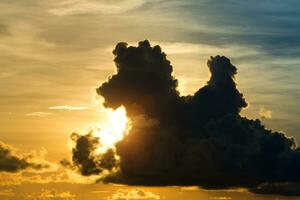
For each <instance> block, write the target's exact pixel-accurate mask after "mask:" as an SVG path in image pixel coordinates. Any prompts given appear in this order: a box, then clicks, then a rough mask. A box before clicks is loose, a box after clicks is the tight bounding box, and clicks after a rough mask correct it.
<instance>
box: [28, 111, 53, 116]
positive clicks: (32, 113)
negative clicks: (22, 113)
mask: <svg viewBox="0 0 300 200" xmlns="http://www.w3.org/2000/svg"><path fill="white" fill-rule="evenodd" d="M52 114H53V113H49V112H31V113H27V114H26V115H27V116H30V117H47V116H49V115H52Z"/></svg>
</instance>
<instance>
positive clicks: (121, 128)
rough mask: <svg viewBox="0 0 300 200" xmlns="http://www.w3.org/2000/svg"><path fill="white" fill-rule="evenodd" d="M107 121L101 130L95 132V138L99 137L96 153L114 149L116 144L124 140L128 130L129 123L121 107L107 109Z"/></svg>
mask: <svg viewBox="0 0 300 200" xmlns="http://www.w3.org/2000/svg"><path fill="white" fill-rule="evenodd" d="M106 112H107V115H108V121H107V123H106V124H104V125H103V126H102V127H101V129H99V130H97V131H95V133H94V134H95V136H96V137H99V140H100V144H101V146H100V147H99V148H98V149H97V153H103V152H106V151H107V150H108V149H110V148H113V149H114V148H115V145H116V143H117V142H119V141H121V140H122V139H123V138H124V135H125V134H127V133H128V131H129V130H130V123H129V120H128V118H127V116H126V110H125V108H124V107H123V106H121V107H119V108H117V109H116V110H112V109H107V110H106Z"/></svg>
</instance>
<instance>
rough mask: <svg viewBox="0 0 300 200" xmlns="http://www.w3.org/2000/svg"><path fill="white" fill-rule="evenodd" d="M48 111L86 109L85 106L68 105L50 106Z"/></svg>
mask: <svg viewBox="0 0 300 200" xmlns="http://www.w3.org/2000/svg"><path fill="white" fill-rule="evenodd" d="M49 109H50V110H69V111H71V110H86V109H88V107H85V106H70V105H63V106H51V107H49Z"/></svg>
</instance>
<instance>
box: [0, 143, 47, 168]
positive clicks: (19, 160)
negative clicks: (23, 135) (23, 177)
mask: <svg viewBox="0 0 300 200" xmlns="http://www.w3.org/2000/svg"><path fill="white" fill-rule="evenodd" d="M32 157H33V156H32V155H20V154H17V153H16V152H15V150H14V149H13V148H12V147H10V146H8V145H6V144H4V143H2V142H0V172H1V171H4V172H18V171H20V170H23V169H26V168H32V169H36V170H40V169H43V168H48V167H49V166H48V165H47V164H43V163H36V162H32V161H31V159H32Z"/></svg>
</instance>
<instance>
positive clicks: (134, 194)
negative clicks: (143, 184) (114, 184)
mask: <svg viewBox="0 0 300 200" xmlns="http://www.w3.org/2000/svg"><path fill="white" fill-rule="evenodd" d="M158 199H160V196H159V195H156V194H154V193H152V192H148V191H145V190H142V189H131V190H123V189H120V190H118V191H117V192H116V193H114V194H113V195H112V196H111V197H108V200H158Z"/></svg>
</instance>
